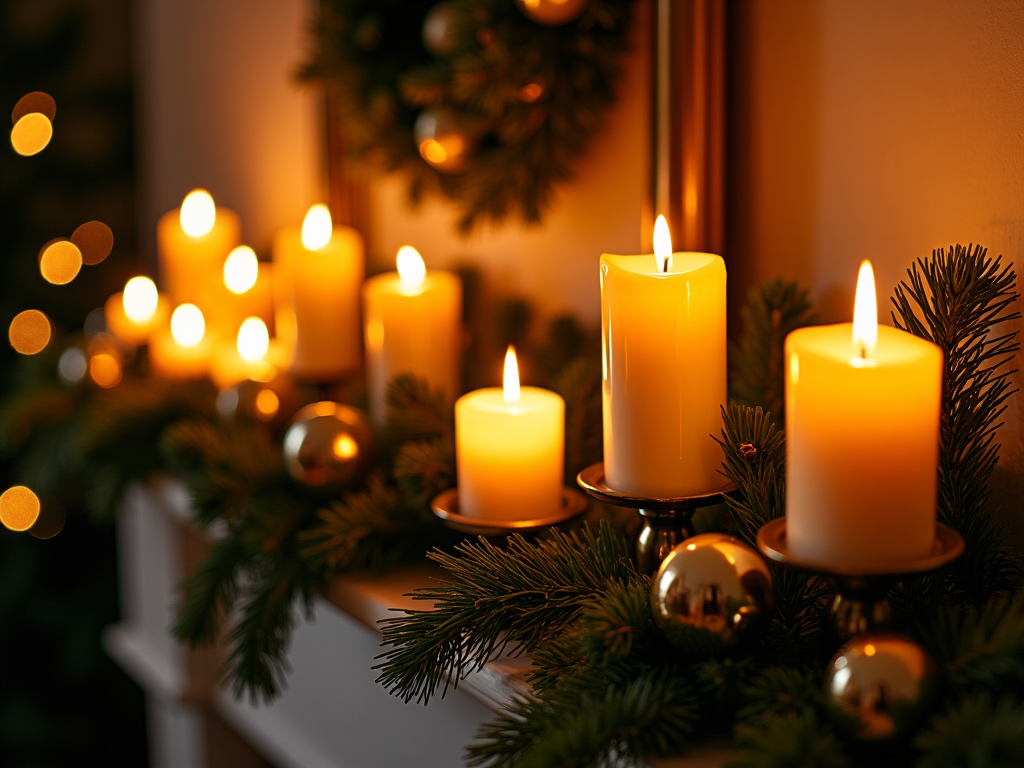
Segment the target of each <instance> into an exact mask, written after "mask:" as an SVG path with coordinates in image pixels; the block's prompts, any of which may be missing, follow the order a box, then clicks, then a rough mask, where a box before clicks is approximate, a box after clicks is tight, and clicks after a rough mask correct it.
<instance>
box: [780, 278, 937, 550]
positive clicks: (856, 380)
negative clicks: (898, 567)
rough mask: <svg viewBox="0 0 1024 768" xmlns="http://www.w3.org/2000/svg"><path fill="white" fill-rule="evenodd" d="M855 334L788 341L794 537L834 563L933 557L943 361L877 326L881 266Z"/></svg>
mask: <svg viewBox="0 0 1024 768" xmlns="http://www.w3.org/2000/svg"><path fill="white" fill-rule="evenodd" d="M853 316H854V319H853V323H842V324H840V325H827V326H818V327H814V328H801V329H800V330H797V331H793V332H792V333H791V334H789V336H787V337H786V350H785V353H786V537H787V542H788V545H789V547H790V549H792V550H793V552H795V553H796V554H798V555H800V556H802V557H806V558H810V559H813V560H819V561H822V562H829V563H835V564H855V565H860V564H879V563H886V562H898V561H902V560H909V559H916V558H919V557H922V556H924V555H927V554H928V553H929V552H931V550H932V546H933V544H934V542H935V500H936V482H937V481H936V468H937V466H938V459H939V407H940V397H941V393H942V352H941V350H940V349H939V348H938V347H937V346H935V345H934V344H932V343H930V342H928V341H925V340H924V339H919V338H918V337H916V336H913V335H911V334H909V333H905V332H903V331H900V330H897V329H895V328H889V327H886V326H882V327H879V326H878V314H877V304H876V299H875V281H874V274H873V272H872V269H871V264H870V262H867V261H865V262H864V263H863V264H862V265H861V270H860V275H859V276H858V280H857V296H856V301H855V304H854V315H853Z"/></svg>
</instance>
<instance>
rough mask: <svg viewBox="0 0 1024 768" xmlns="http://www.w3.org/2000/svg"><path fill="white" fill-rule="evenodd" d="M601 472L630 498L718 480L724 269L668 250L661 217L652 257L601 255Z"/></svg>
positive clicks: (695, 489)
mask: <svg viewBox="0 0 1024 768" xmlns="http://www.w3.org/2000/svg"><path fill="white" fill-rule="evenodd" d="M601 330H602V356H603V388H602V394H603V405H604V408H603V412H604V471H605V480H606V482H607V483H608V485H609V486H610V487H612V488H614V489H615V490H617V491H620V492H623V493H629V494H634V495H637V496H649V497H669V496H685V495H692V494H698V493H704V492H707V491H711V490H714V489H715V488H719V487H721V486H722V485H724V480H723V478H722V476H721V475H720V474H719V473H718V470H719V468H720V467H721V463H722V455H721V449H720V448H719V446H718V444H717V443H715V442H714V440H713V439H712V437H711V436H712V435H717V434H718V433H719V432H720V430H721V424H722V420H721V413H720V408H721V406H722V405H723V404H724V403H725V401H726V366H725V347H726V339H725V262H723V261H722V257H721V256H716V255H714V254H711V253H692V252H682V253H672V242H671V240H670V239H669V235H668V227H667V225H665V223H664V217H661V216H659V217H658V225H657V226H656V227H655V254H653V255H651V254H648V255H645V256H613V255H611V254H604V255H603V256H601Z"/></svg>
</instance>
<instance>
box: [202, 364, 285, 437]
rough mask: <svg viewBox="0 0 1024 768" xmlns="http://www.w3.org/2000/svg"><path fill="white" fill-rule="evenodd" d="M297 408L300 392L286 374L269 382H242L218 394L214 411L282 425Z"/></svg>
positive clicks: (227, 417)
mask: <svg viewBox="0 0 1024 768" xmlns="http://www.w3.org/2000/svg"><path fill="white" fill-rule="evenodd" d="M298 407H299V393H298V390H297V389H296V388H295V385H294V384H293V383H292V382H291V381H290V380H289V379H287V378H286V377H284V376H281V375H278V376H275V377H274V378H273V379H272V380H270V381H243V382H242V383H241V384H236V385H235V386H233V387H228V388H227V389H225V390H223V391H222V392H221V393H220V394H219V395H217V412H218V413H220V415H221V416H223V417H224V418H225V419H247V420H250V421H257V422H262V423H264V424H270V425H271V426H273V427H283V426H284V425H285V424H287V423H288V420H289V419H290V418H291V417H292V414H294V413H295V411H296V409H298Z"/></svg>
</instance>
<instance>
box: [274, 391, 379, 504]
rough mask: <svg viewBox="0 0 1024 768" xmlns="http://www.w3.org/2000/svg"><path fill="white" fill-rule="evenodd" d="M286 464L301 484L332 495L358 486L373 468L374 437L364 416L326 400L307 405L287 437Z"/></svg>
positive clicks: (297, 416) (296, 417)
mask: <svg viewBox="0 0 1024 768" xmlns="http://www.w3.org/2000/svg"><path fill="white" fill-rule="evenodd" d="M284 462H285V466H286V467H287V468H288V473H289V474H290V475H291V476H292V477H293V478H295V479H296V480H298V481H299V482H301V483H303V484H305V485H308V486H311V487H314V488H324V489H326V490H330V491H341V490H344V489H345V488H350V487H351V486H353V485H356V484H357V483H358V482H359V481H360V480H362V479H363V477H364V476H365V474H366V472H367V471H368V470H369V469H370V466H371V465H372V464H373V434H372V433H371V432H370V427H369V426H368V424H367V422H366V416H364V415H363V412H362V411H360V410H358V409H356V408H350V407H349V406H347V405H340V404H338V403H332V402H331V401H329V400H323V401H321V402H319V403H312V404H311V405H307V406H306V407H305V408H303V409H302V410H301V411H299V412H298V413H297V414H295V418H294V419H292V423H291V425H290V426H289V427H288V431H287V432H285V435H284Z"/></svg>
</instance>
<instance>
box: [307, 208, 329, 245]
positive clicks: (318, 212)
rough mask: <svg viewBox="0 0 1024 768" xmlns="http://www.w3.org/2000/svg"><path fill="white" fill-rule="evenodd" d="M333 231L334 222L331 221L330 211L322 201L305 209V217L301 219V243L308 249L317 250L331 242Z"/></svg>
mask: <svg viewBox="0 0 1024 768" xmlns="http://www.w3.org/2000/svg"><path fill="white" fill-rule="evenodd" d="M333 233H334V223H333V222H332V221H331V211H330V209H329V208H328V207H327V206H326V205H324V204H323V203H317V204H316V205H314V206H311V207H310V209H309V210H308V211H306V218H304V219H303V220H302V244H303V245H304V246H305V247H306V250H308V251H318V250H320V249H321V248H323V247H324V246H325V245H327V244H328V243H329V242H331V235H332V234H333Z"/></svg>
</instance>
